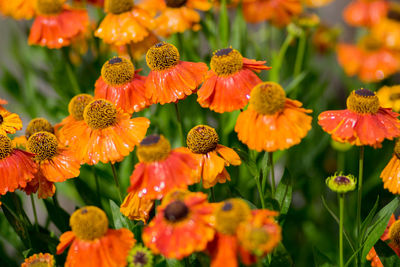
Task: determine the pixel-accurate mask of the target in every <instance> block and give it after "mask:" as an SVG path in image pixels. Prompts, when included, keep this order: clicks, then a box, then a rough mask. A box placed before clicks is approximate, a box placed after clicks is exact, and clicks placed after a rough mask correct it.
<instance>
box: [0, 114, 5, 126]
mask: <svg viewBox="0 0 400 267" xmlns="http://www.w3.org/2000/svg"><path fill="white" fill-rule="evenodd" d="M3 122H4V118H3V116H1V115H0V124H2V123H3Z"/></svg>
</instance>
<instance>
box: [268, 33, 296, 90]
mask: <svg viewBox="0 0 400 267" xmlns="http://www.w3.org/2000/svg"><path fill="white" fill-rule="evenodd" d="M292 40H293V35H292V34H290V33H289V34H288V35H287V36H286V39H285V41H284V42H283V44H282V46H281V49H280V50H279V53H278V56H277V58H276V61H275V64H274V65H273V66H272V69H271V72H270V73H271V77H270V80H271V81H274V82H279V73H280V70H281V66H282V62H283V58H284V57H285V54H286V51H287V49H288V47H289V45H290V43H291V42H292Z"/></svg>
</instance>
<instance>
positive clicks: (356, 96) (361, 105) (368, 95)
mask: <svg viewBox="0 0 400 267" xmlns="http://www.w3.org/2000/svg"><path fill="white" fill-rule="evenodd" d="M347 108H348V109H350V110H351V111H354V112H356V113H361V114H375V113H376V112H378V110H379V99H378V97H377V96H376V94H375V93H374V92H372V91H370V90H367V89H358V90H355V91H353V92H351V94H350V96H349V97H348V98H347Z"/></svg>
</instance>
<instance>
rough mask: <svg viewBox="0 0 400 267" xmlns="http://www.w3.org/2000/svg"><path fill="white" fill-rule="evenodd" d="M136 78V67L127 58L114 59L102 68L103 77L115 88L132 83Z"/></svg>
mask: <svg viewBox="0 0 400 267" xmlns="http://www.w3.org/2000/svg"><path fill="white" fill-rule="evenodd" d="M134 76H135V67H134V66H133V64H132V62H131V61H130V60H128V59H126V58H122V57H113V58H112V59H110V60H109V61H107V62H106V63H105V64H104V65H103V67H102V68H101V77H103V79H104V81H105V82H106V83H107V84H109V85H113V86H118V85H123V84H126V83H128V82H130V81H131V80H132V79H133V77H134Z"/></svg>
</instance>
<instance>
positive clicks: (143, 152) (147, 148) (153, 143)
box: [136, 135, 171, 163]
mask: <svg viewBox="0 0 400 267" xmlns="http://www.w3.org/2000/svg"><path fill="white" fill-rule="evenodd" d="M170 152H171V145H170V143H169V141H168V140H167V139H165V137H164V136H163V135H149V136H147V137H146V138H145V139H143V140H142V142H140V145H138V147H137V151H136V154H137V156H138V158H139V161H140V162H146V163H151V162H155V161H162V160H164V159H166V158H167V157H168V155H169V153H170Z"/></svg>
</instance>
